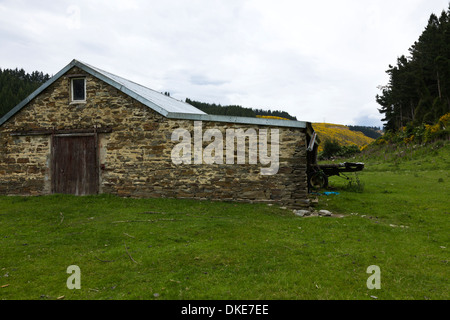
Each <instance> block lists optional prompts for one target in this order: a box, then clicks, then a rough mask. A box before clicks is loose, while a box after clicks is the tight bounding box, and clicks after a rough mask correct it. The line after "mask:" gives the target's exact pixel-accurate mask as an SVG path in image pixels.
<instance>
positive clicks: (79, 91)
mask: <svg viewBox="0 0 450 320" xmlns="http://www.w3.org/2000/svg"><path fill="white" fill-rule="evenodd" d="M72 101H86V79H85V78H76V79H72Z"/></svg>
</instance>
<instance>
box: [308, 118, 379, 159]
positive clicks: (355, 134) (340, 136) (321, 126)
mask: <svg viewBox="0 0 450 320" xmlns="http://www.w3.org/2000/svg"><path fill="white" fill-rule="evenodd" d="M312 126H313V128H314V131H316V133H317V135H318V136H319V139H320V141H321V142H322V143H321V145H323V142H324V141H325V140H335V141H337V142H338V143H339V145H341V146H351V145H356V146H358V147H359V148H362V147H364V146H366V145H368V144H370V143H372V142H373V141H374V139H372V138H369V137H367V136H366V135H364V134H363V133H362V132H359V131H351V130H350V129H349V128H348V127H347V126H344V125H340V124H331V123H313V124H312ZM321 145H319V150H318V151H319V152H320V151H323V148H322V146H321Z"/></svg>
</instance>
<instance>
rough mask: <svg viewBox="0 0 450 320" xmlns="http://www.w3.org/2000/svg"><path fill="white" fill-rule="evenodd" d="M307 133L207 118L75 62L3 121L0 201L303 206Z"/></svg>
mask: <svg viewBox="0 0 450 320" xmlns="http://www.w3.org/2000/svg"><path fill="white" fill-rule="evenodd" d="M314 137H315V133H314V131H313V129H312V126H311V124H310V123H307V122H301V121H287V120H276V119H262V118H243V117H230V116H215V115H208V114H205V113H204V112H202V111H200V110H199V109H197V108H195V107H193V106H191V105H189V104H187V103H185V102H182V101H179V100H176V99H174V98H172V97H169V96H166V95H164V94H161V93H159V92H156V91H154V90H151V89H149V88H146V87H144V86H141V85H139V84H137V83H134V82H132V81H129V80H126V79H123V78H121V77H118V76H116V75H113V74H111V73H109V72H105V71H103V70H100V69H98V68H96V67H93V66H90V65H88V64H86V63H82V62H80V61H77V60H73V61H72V62H71V63H70V64H68V65H67V66H66V67H65V68H63V69H62V70H61V71H60V72H58V73H57V74H56V75H55V76H54V77H52V78H51V79H50V80H49V81H48V82H46V83H45V84H43V85H42V86H41V87H40V88H39V89H37V90H36V91H35V92H34V93H32V94H31V95H30V96H29V97H27V98H26V99H25V100H24V101H22V102H21V103H20V104H19V105H17V106H16V107H15V108H13V109H12V110H11V111H10V112H9V113H7V114H6V115H5V116H4V117H3V118H1V119H0V194H2V195H48V194H54V193H64V194H75V195H91V194H99V193H109V194H115V195H118V196H126V197H148V198H152V197H166V198H191V199H209V200H222V201H243V202H265V203H278V204H281V205H284V206H289V207H293V208H295V207H303V206H305V205H308V200H307V199H308V197H307V196H308V185H307V169H308V165H309V163H308V161H311V160H308V159H312V158H314V152H315V150H316V148H315V147H317V142H316V141H315V138H314Z"/></svg>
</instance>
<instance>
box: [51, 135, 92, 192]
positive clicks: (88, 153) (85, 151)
mask: <svg viewBox="0 0 450 320" xmlns="http://www.w3.org/2000/svg"><path fill="white" fill-rule="evenodd" d="M96 144H97V139H96V136H95V135H55V136H53V142H52V191H53V193H64V194H75V195H80V196H82V195H90V194H96V193H98V181H99V179H98V165H97V162H98V160H97V147H96Z"/></svg>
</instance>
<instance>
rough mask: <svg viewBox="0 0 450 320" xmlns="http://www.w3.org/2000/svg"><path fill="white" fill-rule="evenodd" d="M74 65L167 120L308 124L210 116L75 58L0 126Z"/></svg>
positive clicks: (20, 104)
mask: <svg viewBox="0 0 450 320" xmlns="http://www.w3.org/2000/svg"><path fill="white" fill-rule="evenodd" d="M74 66H77V67H79V68H80V69H82V70H84V71H85V72H87V73H89V74H91V75H93V76H94V77H96V78H98V79H100V80H102V81H104V82H106V83H108V84H109V85H111V86H113V87H115V88H116V89H118V90H120V91H122V92H123V93H125V94H127V95H129V96H130V97H132V98H134V99H136V100H137V101H139V102H141V103H142V104H144V105H146V106H148V107H149V108H151V109H153V110H154V111H156V112H158V113H159V114H161V115H163V116H164V117H167V118H171V119H185V120H195V121H216V122H228V123H240V124H253V125H264V126H275V127H291V128H307V122H303V121H293V120H277V119H263V118H246V117H235V116H216V115H209V114H206V113H205V112H203V111H201V110H199V109H197V108H195V107H194V106H192V105H190V104H188V103H185V102H183V101H179V100H176V99H174V98H172V97H169V96H166V95H164V94H162V93H159V92H157V91H155V90H152V89H149V88H147V87H144V86H142V85H140V84H137V83H135V82H132V81H130V80H127V79H124V78H122V77H119V76H116V75H114V74H112V73H109V72H106V71H104V70H101V69H98V68H96V67H93V66H91V65H88V64H86V63H84V62H81V61H78V60H75V59H74V60H72V62H71V63H69V64H68V65H67V66H66V67H64V68H63V69H62V70H61V71H59V72H58V73H57V74H56V75H55V76H53V77H52V78H51V79H50V80H48V81H47V82H46V83H44V84H43V85H42V86H41V87H39V88H38V89H37V90H36V91H34V92H33V93H32V94H31V95H29V96H28V97H27V98H26V99H24V100H23V101H22V102H21V103H19V104H18V105H17V106H15V107H14V108H13V109H12V110H10V111H9V112H8V113H7V114H6V115H5V116H3V118H1V119H0V126H1V125H3V123H5V122H6V121H7V120H8V119H9V118H11V117H12V116H13V115H14V114H16V113H17V112H18V111H19V110H21V109H22V108H23V107H24V106H26V105H27V104H28V103H29V102H30V101H31V100H33V99H34V98H35V97H36V96H38V95H39V94H40V93H41V92H42V91H44V90H45V89H46V88H48V87H49V86H50V85H51V84H52V83H54V82H55V81H56V80H58V79H59V78H60V77H61V76H63V75H64V74H65V73H66V72H67V71H69V70H70V69H72V68H73V67H74Z"/></svg>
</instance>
